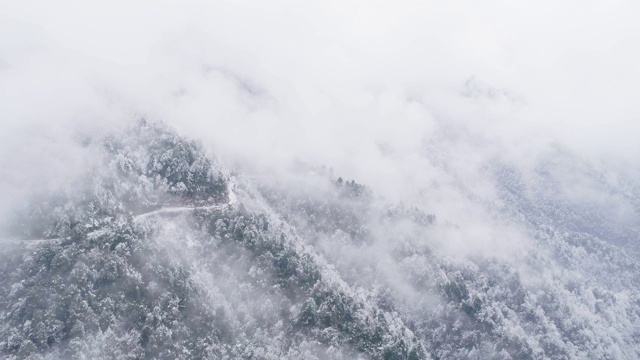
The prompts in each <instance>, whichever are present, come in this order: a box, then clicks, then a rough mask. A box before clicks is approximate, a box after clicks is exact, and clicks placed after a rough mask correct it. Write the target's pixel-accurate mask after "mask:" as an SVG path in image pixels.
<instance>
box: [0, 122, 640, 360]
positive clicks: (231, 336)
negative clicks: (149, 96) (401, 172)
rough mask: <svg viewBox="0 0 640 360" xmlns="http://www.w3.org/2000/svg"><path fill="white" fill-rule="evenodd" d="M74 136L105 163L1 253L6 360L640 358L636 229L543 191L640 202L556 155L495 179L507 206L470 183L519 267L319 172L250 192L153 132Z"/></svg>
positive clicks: (186, 147)
mask: <svg viewBox="0 0 640 360" xmlns="http://www.w3.org/2000/svg"><path fill="white" fill-rule="evenodd" d="M83 141H84V142H83V144H84V145H83V146H84V147H85V148H86V149H87V151H91V152H92V154H95V162H94V166H92V167H90V168H88V169H87V170H86V171H85V173H84V175H83V176H82V177H81V178H79V179H77V182H76V183H74V184H71V185H72V186H69V187H68V188H67V189H66V190H65V191H57V192H55V193H51V194H44V195H43V194H39V195H38V196H34V197H33V199H31V200H30V201H29V202H28V203H27V204H24V206H23V207H21V208H19V209H16V211H15V214H14V220H13V223H12V227H11V233H10V234H9V235H7V239H5V240H4V241H3V242H2V249H1V252H0V358H4V359H27V358H29V359H39V358H42V359H58V358H65V359H66V358H69V359H75V358H78V359H125V358H130V359H143V358H158V359H341V358H344V359H415V360H417V359H586V358H592V359H624V358H626V359H632V358H638V357H640V348H639V347H638V345H637V344H638V343H639V342H640V293H639V291H638V289H640V265H639V264H640V263H639V261H638V260H640V257H639V252H638V250H639V249H638V245H637V244H638V240H640V227H639V226H638V224H637V223H636V222H633V221H627V222H623V221H621V220H619V217H618V216H616V215H615V214H611V213H608V212H607V211H605V210H603V209H605V208H597V207H590V206H585V205H584V203H582V202H579V201H573V200H572V199H571V198H567V197H565V198H563V197H558V196H555V195H552V194H557V191H555V190H554V186H555V185H554V184H558V182H559V181H561V180H562V179H564V177H563V176H564V175H563V174H566V173H573V174H576V173H577V174H580V176H581V179H586V180H584V181H587V182H588V183H589V185H590V186H593V187H597V188H598V189H602V191H603V192H607V193H610V194H614V195H615V198H616V199H618V200H619V201H620V202H621V203H622V204H624V205H625V206H627V207H629V208H631V209H635V211H636V214H637V212H638V211H639V209H640V190H639V189H638V188H634V187H633V186H629V187H622V188H620V187H619V188H612V187H611V186H609V184H608V183H607V181H606V179H604V178H603V177H602V176H600V175H599V174H598V173H597V172H595V171H593V170H592V169H591V168H590V167H589V164H588V163H584V162H581V161H579V159H576V158H574V157H573V155H572V154H570V153H569V152H566V151H564V150H562V149H556V150H555V151H556V153H554V154H552V155H550V159H553V161H544V160H541V161H540V163H539V164H538V165H537V167H536V169H535V174H534V176H527V177H525V176H524V174H522V173H521V172H519V170H517V169H515V168H513V167H510V166H509V165H508V164H504V163H499V162H494V163H490V164H487V166H486V167H485V170H484V171H485V175H486V177H487V178H488V179H491V181H492V182H493V183H494V184H495V188H496V189H497V190H496V191H497V196H498V197H499V199H500V202H499V203H495V202H487V201H485V200H483V198H481V197H478V196H475V195H474V194H473V193H471V192H470V191H468V189H465V188H464V187H463V186H462V185H461V187H460V192H461V193H462V194H466V195H465V196H468V197H469V199H471V200H470V201H473V202H474V204H476V205H477V206H479V207H481V208H482V209H485V210H486V212H487V214H489V215H488V216H490V217H491V218H493V219H495V221H496V224H499V225H500V226H503V227H504V229H505V231H504V232H503V233H502V234H501V235H500V236H501V239H500V241H499V242H497V243H496V244H497V245H496V246H498V245H502V244H510V243H517V242H518V241H519V239H520V237H519V236H526V237H527V238H528V239H532V240H531V241H530V242H528V243H527V245H526V246H527V247H526V248H525V249H524V250H523V251H520V252H517V253H518V254H520V255H518V257H511V255H510V254H511V253H510V252H508V251H507V250H504V249H500V248H495V249H485V251H469V252H465V253H463V254H459V255H457V254H454V253H452V252H451V251H449V250H448V247H447V242H448V241H449V240H448V239H449V238H450V237H452V236H454V235H455V234H458V233H460V227H461V225H460V224H455V223H451V222H448V221H441V220H440V217H439V216H438V213H437V211H435V212H434V213H431V211H426V210H425V209H424V208H421V207H420V206H417V205H415V204H411V205H409V204H404V203H392V202H389V201H387V200H385V199H384V198H382V197H380V196H378V195H377V194H376V192H375V189H372V188H370V187H368V186H367V184H360V183H358V182H357V179H356V180H351V179H348V180H347V179H343V178H342V177H339V176H335V175H334V174H333V172H332V171H329V170H327V169H326V168H325V167H315V166H308V167H303V168H302V169H299V170H297V172H296V174H295V176H291V177H290V178H287V179H278V178H269V179H264V178H256V177H252V176H249V175H245V174H243V173H242V171H241V170H237V169H233V170H232V169H228V168H225V166H224V165H223V164H222V163H220V162H219V161H218V159H216V157H215V154H209V153H207V152H206V151H205V150H204V149H203V147H202V146H201V145H200V144H198V143H197V142H195V141H192V140H190V139H187V138H184V137H182V136H179V135H178V134H177V133H175V132H174V131H173V130H172V129H170V128H168V127H166V126H165V125H162V124H161V123H157V122H152V121H146V120H139V121H137V122H136V123H135V124H134V125H131V126H130V127H129V128H128V129H127V130H126V131H125V132H121V133H112V134H109V135H105V136H102V137H94V138H91V139H88V140H86V139H85V140H83ZM434 161H435V160H434ZM558 186H559V185H558ZM620 189H622V190H620ZM513 228H516V229H518V231H515V230H514V231H511V230H509V229H513ZM462 233H463V234H469V233H470V232H469V231H465V232H462ZM452 234H453V235H452ZM471 234H472V236H471V237H472V238H470V239H466V240H465V241H469V242H470V243H473V241H474V238H473V236H474V235H473V232H471ZM521 234H524V235H521ZM481 235H482V234H478V237H479V238H480V237H481ZM487 244H488V245H487ZM487 244H485V243H482V244H481V245H479V246H492V245H491V243H487ZM502 254H507V256H503V255H502Z"/></svg>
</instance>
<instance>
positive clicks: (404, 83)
mask: <svg viewBox="0 0 640 360" xmlns="http://www.w3.org/2000/svg"><path fill="white" fill-rule="evenodd" d="M0 4H1V5H0V115H1V118H0V121H1V123H0V124H1V128H0V166H2V169H3V172H4V174H3V176H2V178H1V180H2V182H3V184H2V185H3V186H5V187H6V186H12V187H15V186H18V185H20V186H18V187H21V188H22V189H23V190H24V188H25V187H26V188H27V189H30V188H33V187H37V186H43V184H46V183H48V182H51V181H52V179H56V178H58V177H60V178H63V179H66V178H68V176H69V174H74V167H73V166H70V164H83V161H86V159H85V160H83V159H81V158H80V155H78V154H77V147H78V139H77V137H78V136H80V135H78V134H79V133H91V132H98V131H102V130H104V129H111V128H113V127H116V126H121V125H122V124H125V123H126V122H127V121H130V120H131V119H132V118H134V117H136V116H145V117H148V118H151V119H155V120H159V121H163V122H166V123H169V124H171V125H172V126H174V127H176V128H177V129H178V130H179V131H180V132H182V133H184V134H187V135H189V136H191V137H194V138H196V139H198V140H200V141H202V142H203V144H205V146H206V147H207V148H208V149H210V150H211V151H215V152H217V153H218V155H219V156H221V157H222V158H223V159H225V160H226V161H227V162H228V163H230V164H232V163H233V164H235V163H236V161H238V162H240V163H242V162H243V161H244V164H249V163H251V165H252V166H254V167H257V168H262V169H271V170H272V169H279V168H287V167H288V166H290V164H291V162H292V161H305V162H309V163H311V164H318V165H320V164H325V165H328V166H332V167H333V168H334V169H335V170H336V173H338V174H344V176H346V177H348V178H356V179H359V180H360V181H362V182H365V183H368V184H372V185H373V186H374V187H377V188H379V189H380V191H381V193H383V194H385V195H387V196H390V197H399V198H406V197H408V196H412V195H414V194H415V193H416V191H417V188H418V187H419V186H422V185H424V184H425V183H428V182H430V181H431V182H434V181H436V180H434V179H437V178H438V176H440V175H439V173H437V172H434V171H435V170H433V169H430V168H429V166H431V165H432V162H433V158H434V157H437V156H436V155H434V153H435V152H442V153H443V155H442V156H443V158H444V159H446V161H447V162H448V163H449V164H448V165H449V166H450V167H452V168H455V169H457V172H458V173H459V174H462V176H464V175H465V171H468V172H469V174H470V176H471V174H472V173H473V171H474V170H475V169H476V168H477V167H481V166H482V164H484V163H485V162H486V161H487V160H488V159H491V158H494V157H499V158H501V159H503V160H505V161H510V162H513V163H518V164H525V165H523V166H526V164H528V163H529V162H532V161H534V160H535V159H536V158H537V157H538V156H539V155H540V154H542V153H544V152H545V151H547V149H548V148H549V146H550V144H561V145H563V146H566V147H568V148H570V149H572V150H573V151H576V152H577V153H579V154H581V155H582V156H585V157H587V158H592V159H602V158H606V159H609V160H611V161H614V160H615V161H620V162H626V163H629V162H630V163H633V164H637V163H638V161H637V159H639V158H640V157H639V155H640V146H638V145H637V138H638V134H640V117H639V111H638V110H639V108H640V102H639V101H638V100H637V96H638V91H637V84H639V83H640V67H638V66H637V64H639V63H640V41H639V38H640V22H638V21H637V14H639V13H640V12H639V11H640V5H638V4H640V3H638V2H637V1H517V2H515V1H426V2H418V1H415V2H414V1H410V2H409V1H405V2H393V3H392V2H386V1H380V2H377V1H361V2H355V1H353V2H350V1H347V2H344V1H328V2H327V1H322V2H315V1H305V2H302V1H300V2H292V1H287V2H285V1H278V2H272V1H233V2H231V1H218V2H205V1H104V2H89V1H77V2H75V1H4V0H2V1H1V2H0ZM443 137H444V138H446V139H447V140H446V141H444V142H440V143H439V142H438V141H441V140H438V139H442V138H443ZM434 143H435V144H440V145H439V146H436V148H433V147H429V144H434ZM445 143H446V144H447V145H446V146H445V145H444V144H445ZM425 153H430V157H431V160H430V161H425V159H424V158H425ZM34 169H36V170H34ZM43 179H46V180H43ZM43 182H44V183H43ZM436 182H437V181H436ZM477 186H481V185H477Z"/></svg>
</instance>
